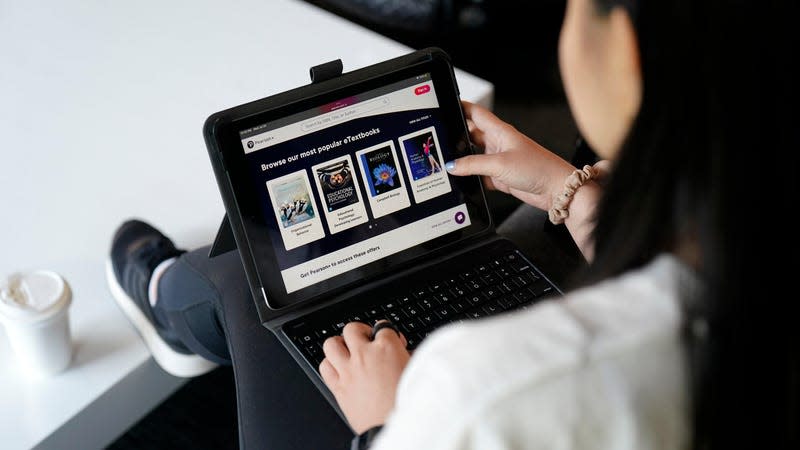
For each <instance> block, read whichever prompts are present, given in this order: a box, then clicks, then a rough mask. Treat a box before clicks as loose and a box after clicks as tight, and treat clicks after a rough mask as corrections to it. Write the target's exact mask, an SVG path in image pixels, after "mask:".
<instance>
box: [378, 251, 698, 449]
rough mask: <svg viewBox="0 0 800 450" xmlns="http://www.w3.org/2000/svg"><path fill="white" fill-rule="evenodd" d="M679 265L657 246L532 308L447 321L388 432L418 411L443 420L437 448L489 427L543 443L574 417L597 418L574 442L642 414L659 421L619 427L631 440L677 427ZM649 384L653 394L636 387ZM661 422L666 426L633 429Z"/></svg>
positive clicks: (478, 436) (412, 371)
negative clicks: (651, 254)
mask: <svg viewBox="0 0 800 450" xmlns="http://www.w3.org/2000/svg"><path fill="white" fill-rule="evenodd" d="M683 272H685V271H684V269H682V268H681V267H680V264H679V263H678V264H676V262H675V261H673V260H671V259H669V258H667V259H663V258H659V259H658V260H656V261H654V262H652V263H651V264H649V265H647V266H645V267H643V268H641V269H639V270H636V271H632V272H629V273H626V274H624V275H622V276H620V277H616V278H614V279H611V280H608V281H606V282H603V283H600V284H597V285H594V286H592V287H588V288H585V289H581V290H577V291H574V292H570V293H569V294H567V295H566V296H565V297H563V298H559V299H550V300H544V301H542V302H540V303H538V304H536V305H535V306H534V307H532V308H530V309H528V310H525V311H518V312H513V313H508V314H505V315H501V316H498V317H495V318H490V319H484V320H480V321H475V322H465V323H459V324H456V325H449V326H447V327H444V328H443V329H441V330H439V331H437V332H436V333H434V334H432V335H431V336H430V337H428V338H427V339H426V340H425V342H424V343H423V344H422V345H421V346H420V347H419V349H418V350H417V351H416V352H415V354H414V356H413V357H412V358H411V361H410V364H409V366H408V368H407V369H406V371H405V372H404V374H403V377H402V379H401V382H400V386H399V388H398V395H397V403H396V408H397V409H396V415H397V417H396V419H397V420H396V421H395V422H396V423H395V424H394V425H393V426H390V430H394V431H395V433H387V439H388V437H389V435H390V434H391V437H393V438H397V439H400V438H399V437H397V435H398V434H402V433H400V430H405V429H406V428H404V427H403V426H402V424H406V425H408V426H409V427H410V426H411V425H410V424H413V423H418V421H419V415H420V414H421V411H426V413H427V414H428V415H427V416H426V417H427V418H426V419H425V420H427V421H430V422H431V424H430V425H436V428H437V429H440V430H441V431H442V433H439V434H437V435H436V436H434V437H431V439H432V441H435V443H436V445H430V446H429V448H440V447H442V448H444V447H447V445H445V444H444V441H447V442H450V443H452V442H455V441H454V440H457V441H458V442H461V443H463V444H464V445H462V447H464V448H485V447H486V446H485V445H482V444H480V443H485V442H488V441H485V440H486V439H489V440H490V441H492V442H507V443H508V442H519V443H520V446H519V448H531V447H532V446H534V445H533V443H534V442H536V443H541V444H542V445H545V446H547V445H549V444H552V443H553V442H555V441H557V440H558V439H559V436H561V437H563V436H564V435H563V434H559V432H558V430H561V431H564V427H566V426H569V424H570V423H574V424H577V423H580V424H585V425H587V426H588V428H587V427H582V429H584V428H585V429H591V430H595V431H592V432H591V433H588V434H586V435H585V436H584V435H583V434H581V433H577V434H576V436H581V439H580V440H581V441H585V443H587V445H585V446H582V445H576V446H573V447H574V448H614V445H613V442H615V439H617V438H618V437H619V436H618V433H617V431H619V429H620V428H619V427H618V426H617V425H619V424H620V423H622V422H625V421H629V422H630V423H637V421H638V420H639V419H638V418H640V417H648V418H657V419H658V420H657V422H658V424H651V423H647V424H640V426H639V425H637V426H636V427H633V428H630V429H628V428H625V427H622V428H625V429H626V430H628V432H631V433H633V434H634V435H635V436H628V437H629V438H632V439H634V441H636V440H639V439H643V441H642V442H644V441H647V442H650V440H651V439H650V438H651V437H652V436H650V435H653V436H655V435H659V436H662V435H663V436H667V437H669V436H672V437H676V439H677V438H680V437H681V436H683V434H682V433H683V431H681V430H682V429H683V428H682V427H683V424H682V422H681V420H682V419H681V417H682V415H681V414H682V413H681V411H682V404H683V395H684V394H682V392H683V390H684V389H683V388H684V385H683V379H682V375H681V373H682V372H681V370H682V369H681V361H682V360H683V357H682V353H681V347H680V339H678V338H677V336H678V323H679V321H680V319H679V316H680V308H679V306H678V303H679V302H678V299H677V298H678V288H677V287H676V284H678V283H679V278H680V274H681V273H683ZM643 392H645V393H647V395H646V397H647V398H646V399H639V398H637V397H638V396H639V394H637V393H643ZM576 405H581V406H580V408H579V409H578V410H576V409H575V408H576ZM609 410H613V411H615V413H614V414H611V415H609V414H608V411H609ZM390 422H391V421H390ZM654 427H656V428H659V427H660V428H659V429H658V430H656V431H655V432H653V433H649V434H648V432H645V434H644V435H642V436H640V435H638V434H637V433H640V432H642V430H654V429H656V428H654ZM597 430H607V432H606V431H603V432H599V431H598V432H596V431H597ZM614 430H617V431H614ZM443 436H449V437H443ZM672 437H670V438H669V439H668V440H667V441H668V442H673V441H672V440H671V439H672ZM496 439H497V440H496ZM498 440H499V441H498ZM554 440H555V441H554ZM440 441H441V442H440ZM667 441H665V442H667ZM403 442H405V441H403ZM591 442H595V443H598V442H605V443H609V445H599V446H593V445H592V444H590V443H591ZM432 444H433V442H432ZM438 444H442V445H441V446H440V445H438ZM490 446H491V445H490ZM656 447H658V446H656ZM447 448H449V447H447Z"/></svg>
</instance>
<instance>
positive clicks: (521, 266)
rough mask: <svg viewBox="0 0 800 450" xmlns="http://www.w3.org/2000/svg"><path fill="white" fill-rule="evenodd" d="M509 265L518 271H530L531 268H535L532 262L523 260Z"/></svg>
mask: <svg viewBox="0 0 800 450" xmlns="http://www.w3.org/2000/svg"><path fill="white" fill-rule="evenodd" d="M509 266H511V269H512V270H513V271H514V272H517V273H522V272H528V271H530V270H533V269H532V268H531V265H530V264H528V263H527V262H525V261H522V260H519V261H516V262H513V263H510V264H509Z"/></svg>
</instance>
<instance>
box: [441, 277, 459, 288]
mask: <svg viewBox="0 0 800 450" xmlns="http://www.w3.org/2000/svg"><path fill="white" fill-rule="evenodd" d="M462 282H463V281H462V280H461V279H460V278H457V277H450V278H447V279H446V280H445V281H444V283H445V284H446V285H447V286H449V287H453V286H458V285H459V284H461V283H462Z"/></svg>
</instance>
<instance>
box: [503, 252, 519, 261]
mask: <svg viewBox="0 0 800 450" xmlns="http://www.w3.org/2000/svg"><path fill="white" fill-rule="evenodd" d="M503 260H504V261H505V262H508V263H510V262H516V261H519V255H517V254H516V253H509V254H508V255H506V256H504V257H503Z"/></svg>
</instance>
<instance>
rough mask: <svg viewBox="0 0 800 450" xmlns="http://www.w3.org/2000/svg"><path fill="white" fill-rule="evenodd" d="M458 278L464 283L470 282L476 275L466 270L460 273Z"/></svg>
mask: <svg viewBox="0 0 800 450" xmlns="http://www.w3.org/2000/svg"><path fill="white" fill-rule="evenodd" d="M459 276H460V277H461V279H462V280H464V281H472V280H474V279H475V278H477V277H478V274H477V273H475V272H473V271H471V270H468V271H466V272H461V274H460V275H459Z"/></svg>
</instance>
